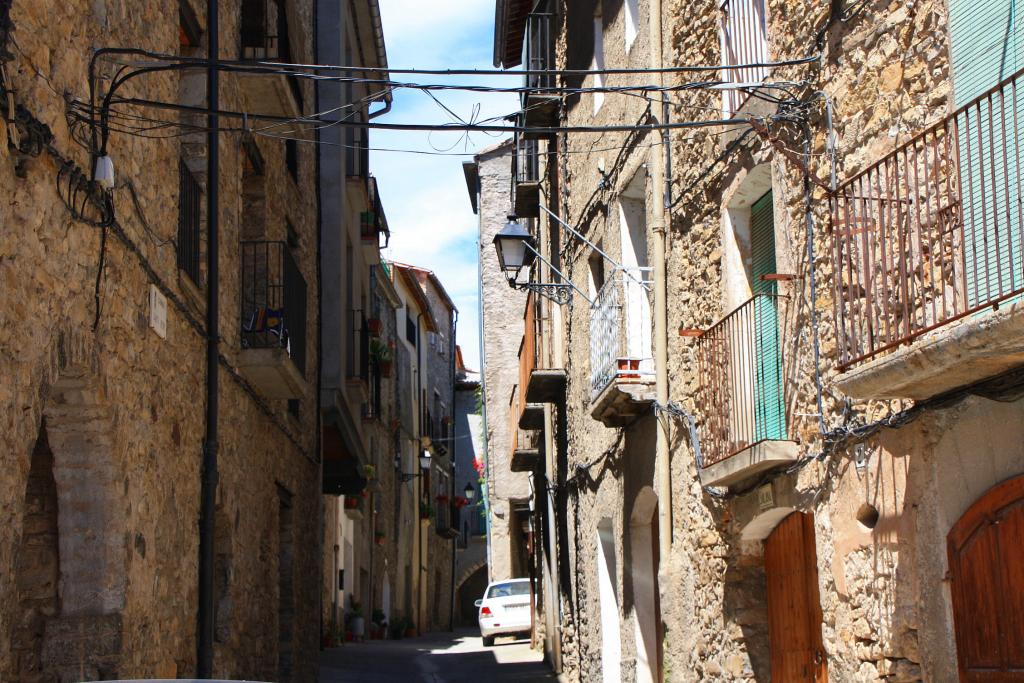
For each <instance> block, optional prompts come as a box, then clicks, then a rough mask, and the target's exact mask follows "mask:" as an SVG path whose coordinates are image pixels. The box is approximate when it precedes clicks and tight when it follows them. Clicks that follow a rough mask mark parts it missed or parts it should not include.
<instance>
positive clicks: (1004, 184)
mask: <svg viewBox="0 0 1024 683" xmlns="http://www.w3.org/2000/svg"><path fill="white" fill-rule="evenodd" d="M1022 11H1024V8H1022V7H1021V0H950V2H949V30H950V51H951V59H952V63H953V93H954V101H955V106H956V108H957V109H960V108H961V107H965V106H967V105H970V106H968V107H967V110H966V111H965V112H963V113H962V114H961V116H959V117H958V121H957V138H958V139H957V143H958V145H957V146H958V152H959V161H960V163H959V181H960V195H961V197H962V202H961V207H960V209H961V217H960V220H962V221H963V222H964V228H965V231H964V235H965V238H964V240H965V245H964V250H965V253H964V260H965V264H966V266H965V275H966V287H967V302H968V305H969V306H971V307H973V306H980V305H984V304H986V303H988V302H992V301H997V300H999V299H1000V298H1002V297H1005V296H1007V295H1010V294H1013V293H1014V292H1017V291H1018V290H1021V289H1022V288H1024V272H1022V270H1024V262H1022V248H1021V239H1022V234H1021V225H1022V222H1024V221H1022V212H1024V207H1022V205H1021V188H1020V183H1021V164H1022V163H1024V160H1021V158H1020V153H1021V151H1022V150H1021V148H1022V147H1024V145H1022V144H1021V140H1020V131H1021V130H1022V128H1021V126H1024V88H1021V87H1014V86H1010V87H1008V88H1006V89H1004V90H1002V91H997V92H995V93H993V94H991V95H986V94H987V93H988V92H989V91H990V90H991V89H992V88H995V87H996V86H997V85H998V84H999V83H1000V82H1002V81H1004V80H1006V79H1008V78H1010V77H1011V76H1013V75H1014V74H1015V73H1016V72H1017V71H1019V70H1020V69H1022V68H1024V17H1022V16H1021V13H1022ZM1015 83H1016V82H1015ZM978 98H982V99H981V100H980V101H978V102H976V103H974V100H976V99H978ZM972 103H973V104H972Z"/></svg>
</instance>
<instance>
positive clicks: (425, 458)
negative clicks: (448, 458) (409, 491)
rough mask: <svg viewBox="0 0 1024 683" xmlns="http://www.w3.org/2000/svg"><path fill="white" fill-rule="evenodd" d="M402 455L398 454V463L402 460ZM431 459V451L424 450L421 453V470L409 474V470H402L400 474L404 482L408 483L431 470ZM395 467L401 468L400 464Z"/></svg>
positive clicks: (396, 457) (396, 459)
mask: <svg viewBox="0 0 1024 683" xmlns="http://www.w3.org/2000/svg"><path fill="white" fill-rule="evenodd" d="M400 457H401V456H398V455H396V456H395V462H396V463H399V462H400V460H399V458H400ZM430 460H431V458H430V452H429V451H423V452H422V453H421V454H420V471H419V472H418V473H416V474H409V473H407V472H400V473H399V476H400V477H401V479H402V483H403V484H405V483H408V482H410V481H412V480H413V479H416V478H417V477H422V476H423V475H424V474H426V473H427V472H428V471H429V470H430ZM395 469H400V466H399V467H396V468H395Z"/></svg>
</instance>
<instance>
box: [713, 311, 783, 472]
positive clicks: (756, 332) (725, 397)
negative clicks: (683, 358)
mask: <svg viewBox="0 0 1024 683" xmlns="http://www.w3.org/2000/svg"><path fill="white" fill-rule="evenodd" d="M779 299H780V297H779V296H777V295H774V294H757V295H755V296H754V297H753V298H751V299H749V300H748V301H747V302H746V303H744V304H743V305H742V306H740V307H739V308H737V309H736V310H734V311H733V312H732V313H730V314H729V315H727V316H726V317H725V318H723V319H722V320H721V321H719V322H718V323H717V324H715V325H714V326H713V327H711V328H710V329H709V330H707V331H705V332H704V333H703V334H702V335H701V336H700V337H699V338H698V340H697V363H698V368H699V372H700V388H699V390H698V405H700V406H701V411H702V412H703V414H704V415H703V417H704V419H703V421H702V426H701V431H702V436H701V442H702V443H701V450H702V454H703V458H704V459H703V462H701V463H698V464H699V466H700V467H708V466H709V465H713V464H715V463H718V462H721V461H722V460H725V459H726V458H728V457H729V456H731V455H734V454H736V453H738V452H739V451H742V450H744V449H745V448H748V447H750V446H753V445H755V444H757V443H760V442H762V441H768V440H784V439H786V438H787V434H788V432H787V427H786V425H787V420H786V387H785V381H784V377H783V354H782V340H781V334H780V331H779V330H780V327H779Z"/></svg>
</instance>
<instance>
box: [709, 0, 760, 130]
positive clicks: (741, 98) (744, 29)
mask: <svg viewBox="0 0 1024 683" xmlns="http://www.w3.org/2000/svg"><path fill="white" fill-rule="evenodd" d="M765 5H766V3H765V0H723V1H722V2H721V4H720V11H721V20H720V21H721V25H720V28H719V31H720V32H721V42H722V59H723V63H724V64H727V65H737V64H763V63H764V62H766V61H768V40H767V22H766V16H765ZM767 76H768V69H767V68H766V67H763V66H749V67H743V68H741V69H726V70H724V71H723V73H722V80H724V81H725V82H726V83H734V84H738V83H750V84H754V83H760V82H761V81H763V80H764V79H765V78H766V77H767ZM748 97H749V93H747V92H746V91H744V90H740V89H733V90H726V91H725V109H726V111H727V112H729V113H732V112H735V111H739V109H740V108H741V107H742V106H743V104H744V103H745V102H746V101H747V98H748Z"/></svg>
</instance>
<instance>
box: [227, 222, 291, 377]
mask: <svg viewBox="0 0 1024 683" xmlns="http://www.w3.org/2000/svg"><path fill="white" fill-rule="evenodd" d="M241 249H242V278H241V284H242V290H241V307H240V309H241V328H242V340H241V343H242V348H248V349H254V348H282V349H285V350H286V351H287V352H288V355H289V356H290V357H291V359H292V361H293V362H294V363H295V367H297V368H298V369H299V371H300V372H303V373H304V372H305V371H306V281H305V280H304V279H303V277H302V273H301V272H300V271H299V267H298V264H296V263H295V259H294V258H293V257H292V254H291V251H290V250H289V249H288V245H287V243H285V242H265V241H258V242H242V243H241Z"/></svg>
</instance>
